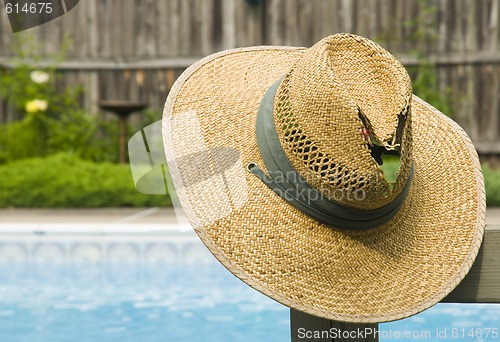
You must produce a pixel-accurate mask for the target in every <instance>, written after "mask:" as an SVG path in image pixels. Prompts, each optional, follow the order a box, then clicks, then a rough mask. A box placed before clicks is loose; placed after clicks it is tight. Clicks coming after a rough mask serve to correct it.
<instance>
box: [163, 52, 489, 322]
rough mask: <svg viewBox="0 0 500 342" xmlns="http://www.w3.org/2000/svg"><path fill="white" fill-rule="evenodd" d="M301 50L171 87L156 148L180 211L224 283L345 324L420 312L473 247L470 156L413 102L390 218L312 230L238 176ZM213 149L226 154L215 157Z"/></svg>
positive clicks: (476, 173) (459, 139) (475, 199)
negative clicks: (403, 170) (366, 225)
mask: <svg viewBox="0 0 500 342" xmlns="http://www.w3.org/2000/svg"><path fill="white" fill-rule="evenodd" d="M304 51H305V49H302V48H291V47H265V46H263V47H253V48H245V49H236V50H228V51H223V52H220V53H217V54H214V55H211V56H208V57H206V58H204V59H203V60H201V61H199V62H197V63H195V64H194V65H192V66H191V67H189V68H188V69H187V70H186V71H185V72H184V73H183V74H182V75H181V76H180V77H179V79H178V80H177V81H176V83H175V84H174V86H173V88H172V89H171V91H170V94H169V96H168V98H167V102H166V104H165V110H164V117H163V137H164V145H165V152H166V156H167V160H168V162H169V168H170V172H171V175H172V178H173V181H174V184H175V186H176V191H177V194H178V196H179V199H180V202H181V204H182V206H183V208H184V211H185V212H186V215H187V216H188V218H189V220H190V222H191V223H192V225H193V226H194V228H195V230H196V232H197V234H198V235H199V237H200V239H201V240H202V241H203V243H204V244H205V245H206V246H207V247H208V249H209V250H210V251H211V252H212V253H213V254H214V256H215V257H216V258H217V259H218V260H219V261H220V262H221V263H222V264H223V265H224V266H225V267H226V268H227V269H228V270H229V271H230V272H232V273H233V274H234V275H236V276H237V277H238V278H240V279H241V280H243V281H244V282H245V283H247V284H248V285H250V286H251V287H253V288H255V289H256V290H258V291H260V292H262V293H264V294H265V295H267V296H269V297H271V298H273V299H274V300H276V301H278V302H280V303H282V304H284V305H287V306H289V307H292V308H294V309H297V310H300V311H303V312H306V313H309V314H312V315H316V316H320V317H324V318H327V319H333V320H339V321H347V322H385V321H392V320H396V319H401V318H405V317H408V316H411V315H413V314H416V313H418V312H421V311H423V310H425V309H427V308H429V307H430V306H432V305H434V304H436V303H437V302H439V301H440V300H441V299H443V298H444V297H445V296H446V295H447V294H448V293H450V292H451V291H452V290H453V289H454V288H455V287H456V286H457V285H458V284H459V282H460V281H461V280H462V279H463V278H464V277H465V275H466V274H467V272H468V271H469V269H470V267H471V266H472V263H473V261H474V259H475V257H476V256H477V253H478V250H479V247H480V245H481V241H482V237H483V233H484V225H485V209H486V204H485V203H486V202H485V191H484V181H483V176H482V172H481V167H480V164H479V159H478V156H477V153H476V151H475V149H474V146H473V145H472V143H471V141H470V139H469V138H468V136H467V135H466V133H465V132H464V131H463V130H462V128H460V127H459V126H458V125H457V124H456V123H455V122H453V121H452V120H451V119H449V118H448V117H446V116H445V115H443V114H442V113H440V112H439V111H438V110H436V109H435V108H433V107H432V106H431V105H429V104H427V103H426V102H424V101H422V100H420V99H419V98H417V97H416V96H413V100H412V135H413V162H414V177H413V180H412V184H411V187H410V190H409V192H408V195H407V197H406V199H405V202H404V204H403V206H402V208H401V210H400V211H399V212H398V214H397V215H396V216H395V217H394V218H393V219H392V220H390V221H389V222H388V223H386V224H384V225H382V226H380V227H377V228H374V229H370V230H366V231H350V230H342V229H335V228H332V227H329V226H326V225H324V224H321V223H319V222H318V221H315V220H314V219H312V218H310V217H309V216H307V215H306V214H304V213H303V212H301V211H300V210H298V209H296V208H294V207H292V206H291V205H290V204H289V203H287V202H286V201H284V200H283V199H282V198H281V197H279V196H278V195H276V194H275V193H273V191H272V190H270V189H269V188H268V187H267V186H266V185H265V184H263V183H262V182H261V181H260V180H259V179H258V178H257V177H255V176H254V175H252V174H250V173H249V172H247V171H246V166H247V165H248V164H249V163H252V162H253V163H257V164H259V165H260V166H261V167H263V165H264V164H263V162H262V160H261V158H260V154H259V150H258V147H257V142H256V135H255V120H256V115H257V110H258V107H259V104H260V101H261V99H262V97H263V95H264V93H265V92H266V90H267V89H268V88H269V87H270V86H271V85H272V84H273V83H275V82H276V81H277V80H278V79H279V78H280V77H282V76H283V75H284V74H285V73H286V72H287V71H289V69H290V67H291V66H292V64H293V63H294V61H295V60H296V59H297V58H299V57H300V56H301V54H302V53H303V52H304ZM221 148H222V150H224V151H226V152H225V154H224V153H223V154H218V155H215V154H214V153H213V151H217V150H221ZM227 151H229V152H227ZM231 151H232V152H233V153H232V154H231ZM229 154H231V155H229ZM179 160H182V162H179ZM186 161H188V162H186Z"/></svg>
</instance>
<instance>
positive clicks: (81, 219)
mask: <svg viewBox="0 0 500 342" xmlns="http://www.w3.org/2000/svg"><path fill="white" fill-rule="evenodd" d="M66 222H71V223H91V222H92V223H93V222H99V223H114V224H122V223H134V224H162V223H167V224H175V223H176V222H177V221H176V218H175V213H174V210H173V208H99V209H0V225H1V224H2V223H66ZM486 223H487V224H500V207H493V208H488V209H487V210H486Z"/></svg>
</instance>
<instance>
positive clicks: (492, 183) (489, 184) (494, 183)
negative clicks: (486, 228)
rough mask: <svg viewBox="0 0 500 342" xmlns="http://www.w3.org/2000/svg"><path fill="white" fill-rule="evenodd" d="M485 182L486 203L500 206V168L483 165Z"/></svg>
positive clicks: (491, 205) (490, 205)
mask: <svg viewBox="0 0 500 342" xmlns="http://www.w3.org/2000/svg"><path fill="white" fill-rule="evenodd" d="M482 168H483V175H484V184H485V187H486V205H487V206H489V207H499V206H500V170H498V169H492V168H491V167H489V166H487V165H483V166H482Z"/></svg>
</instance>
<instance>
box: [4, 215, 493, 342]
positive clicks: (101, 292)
mask: <svg viewBox="0 0 500 342" xmlns="http://www.w3.org/2000/svg"><path fill="white" fill-rule="evenodd" d="M499 322H500V308H499V307H498V306H492V305H452V304H447V305H445V304H440V305H438V306H436V307H434V308H432V309H430V310H428V311H426V312H424V313H422V314H420V315H417V316H414V317H411V318H409V319H406V320H402V321H399V322H394V323H389V324H383V325H381V328H382V330H381V332H380V336H381V339H380V340H381V341H403V340H408V339H410V338H403V337H404V336H406V335H404V334H408V333H410V334H413V336H412V337H413V340H418V339H417V338H416V337H420V338H419V339H420V340H430V341H456V340H468V341H499V340H500V337H498V336H497V337H496V338H495V337H494V334H492V331H490V333H489V336H488V337H487V338H486V337H485V334H486V331H487V330H486V329H487V328H495V327H496V328H498V327H499V326H500V324H499ZM471 331H472V333H471ZM443 332H445V334H444V333H443ZM454 332H455V334H454ZM439 333H440V334H441V335H440V336H438V334H439ZM480 333H481V336H479V334H480ZM461 334H463V335H464V336H463V337H464V338H460V339H459V338H457V337H462V336H461ZM467 334H469V335H470V336H467ZM471 334H472V335H471ZM440 337H442V338H440ZM444 337H446V338H444ZM0 341H9V342H10V341H207V342H211V341H218V342H224V341H227V342H233V341H236V342H237V341H245V342H248V341H250V342H252V341H269V342H271V341H272V342H279V341H290V323H289V310H288V308H286V307H284V306H282V305H280V304H278V303H276V302H274V301H272V300H271V299H269V298H267V297H265V296H263V295H261V294H260V293H258V292H256V291H254V290H252V289H251V288H249V287H248V286H246V285H245V284H243V283H242V282H241V281H239V280H238V279H236V278H235V277H234V276H232V275H231V274H230V273H229V272H228V271H227V270H225V269H224V268H223V267H222V266H220V265H219V264H218V263H217V262H216V261H215V260H214V258H213V257H212V256H211V255H210V254H209V253H208V252H207V251H206V249H205V248H204V246H203V245H202V244H201V242H199V241H198V239H197V237H196V236H195V234H194V233H193V232H192V231H190V230H186V231H183V232H181V231H179V227H170V226H167V227H166V226H165V225H161V226H160V225H158V226H155V225H147V226H144V225H142V226H141V225H137V226H135V225H126V226H125V227H124V226H123V225H121V226H114V225H99V224H95V225H90V226H89V225H76V226H74V227H73V226H72V227H71V230H70V231H69V230H68V227H67V225H64V224H59V225H57V224H56V225H50V226H42V225H36V226H34V225H10V226H5V225H3V226H2V230H1V234H0ZM304 341H307V339H304Z"/></svg>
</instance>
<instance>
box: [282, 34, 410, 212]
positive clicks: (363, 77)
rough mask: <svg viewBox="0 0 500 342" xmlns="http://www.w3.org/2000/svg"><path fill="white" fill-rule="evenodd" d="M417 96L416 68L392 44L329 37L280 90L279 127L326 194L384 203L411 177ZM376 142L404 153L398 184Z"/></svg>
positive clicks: (357, 203) (295, 159) (300, 167)
mask: <svg viewBox="0 0 500 342" xmlns="http://www.w3.org/2000/svg"><path fill="white" fill-rule="evenodd" d="M411 93H412V92H411V82H410V78H409V76H408V73H407V72H406V70H405V68H404V67H403V66H402V65H401V63H399V62H398V61H397V60H396V59H395V58H394V57H393V56H392V55H391V54H390V53H389V52H387V51H386V50H385V49H383V48H382V47H380V46H379V45H377V44H376V43H374V42H372V41H370V40H368V39H366V38H363V37H359V36H356V35H352V34H337V35H333V36H329V37H327V38H325V39H323V40H321V41H320V42H318V43H317V44H315V45H314V46H313V47H311V48H310V49H308V50H307V51H306V52H304V55H303V56H302V57H301V58H300V59H299V60H298V61H297V62H296V63H295V64H294V65H293V67H292V68H291V70H290V71H289V72H288V73H287V74H286V76H285V77H284V79H283V81H282V82H281V84H280V86H279V87H278V89H277V91H276V95H275V97H274V109H273V111H274V121H275V126H276V131H277V133H278V137H279V140H280V143H281V145H282V147H283V150H284V151H285V154H286V155H287V157H288V159H289V160H290V162H291V164H292V165H293V166H294V168H295V169H296V170H297V171H298V172H299V173H300V174H301V176H302V177H303V178H304V179H305V180H306V181H307V182H308V183H309V184H310V185H311V186H313V187H314V188H316V189H318V190H320V192H321V193H322V194H323V195H324V196H325V197H326V198H328V199H329V200H332V201H336V202H339V203H340V204H343V205H346V206H349V207H353V208H358V209H366V210H370V209H376V208H380V207H382V206H384V205H386V204H388V203H390V202H391V201H393V200H394V199H395V198H396V197H397V196H398V195H399V194H400V193H401V191H402V190H403V188H404V186H405V184H406V181H407V179H408V177H409V174H410V166H411V110H410V102H411ZM376 145H378V146H380V147H383V148H385V149H386V150H388V151H394V152H397V153H398V154H399V155H400V168H399V173H398V177H397V179H396V181H395V182H394V183H389V182H388V181H387V179H386V177H385V175H384V172H383V170H382V169H381V168H380V166H379V165H378V163H377V161H376V160H375V158H374V157H373V156H372V154H373V153H372V152H371V151H372V150H373V149H374V148H379V147H375V146H376ZM379 149H380V148H379Z"/></svg>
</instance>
